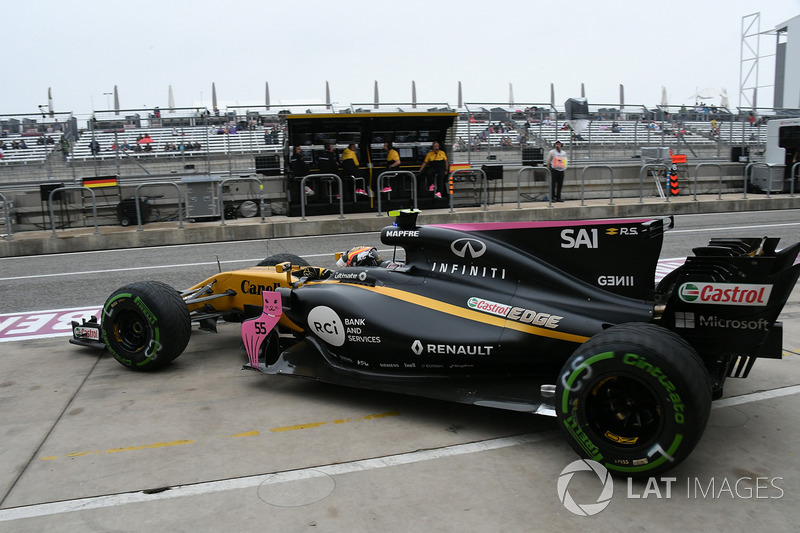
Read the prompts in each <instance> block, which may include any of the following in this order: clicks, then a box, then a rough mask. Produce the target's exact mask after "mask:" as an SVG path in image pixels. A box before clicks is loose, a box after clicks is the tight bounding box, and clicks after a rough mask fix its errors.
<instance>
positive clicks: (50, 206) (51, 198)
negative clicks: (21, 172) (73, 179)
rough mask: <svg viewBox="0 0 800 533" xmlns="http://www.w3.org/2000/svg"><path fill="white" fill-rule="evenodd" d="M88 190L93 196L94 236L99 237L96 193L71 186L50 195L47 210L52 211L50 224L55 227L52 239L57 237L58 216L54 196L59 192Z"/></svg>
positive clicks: (60, 188) (89, 189)
mask: <svg viewBox="0 0 800 533" xmlns="http://www.w3.org/2000/svg"><path fill="white" fill-rule="evenodd" d="M84 189H85V190H87V191H89V192H90V193H91V194H92V216H93V217H94V234H95V235H99V234H100V230H99V229H98V228H97V197H96V196H95V194H94V191H93V190H92V189H91V188H89V187H83V186H81V185H70V186H67V187H58V188H56V189H53V190H52V191H50V195H49V196H48V197H47V208H48V211H50V224H51V226H52V227H53V234H52V235H51V236H50V237H51V238H55V237H57V235H56V214H55V211H53V195H54V194H55V193H57V192H59V191H75V190H84Z"/></svg>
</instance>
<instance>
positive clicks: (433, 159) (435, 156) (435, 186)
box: [419, 141, 450, 198]
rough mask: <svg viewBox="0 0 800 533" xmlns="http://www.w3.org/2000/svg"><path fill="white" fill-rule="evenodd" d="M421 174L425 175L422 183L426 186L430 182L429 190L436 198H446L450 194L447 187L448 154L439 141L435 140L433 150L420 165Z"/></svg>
mask: <svg viewBox="0 0 800 533" xmlns="http://www.w3.org/2000/svg"><path fill="white" fill-rule="evenodd" d="M426 169H427V173H426V172H425V171H426ZM419 174H420V176H424V177H425V179H424V180H422V184H423V186H424V185H425V184H428V183H429V185H428V191H429V192H432V193H433V196H434V197H435V198H442V197H445V198H446V197H447V196H448V195H449V194H450V192H449V188H448V187H447V154H445V153H444V150H442V149H440V147H439V143H438V142H437V141H433V145H432V146H431V151H430V152H428V153H427V154H426V155H425V161H423V162H422V166H420V167H419ZM442 191H444V192H442Z"/></svg>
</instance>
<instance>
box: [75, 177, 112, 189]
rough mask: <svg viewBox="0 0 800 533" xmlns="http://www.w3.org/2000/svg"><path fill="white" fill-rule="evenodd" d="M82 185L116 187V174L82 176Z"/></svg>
mask: <svg viewBox="0 0 800 533" xmlns="http://www.w3.org/2000/svg"><path fill="white" fill-rule="evenodd" d="M83 186H84V187H89V188H90V189H95V188H99V187H116V186H117V177H116V176H98V177H96V178H83Z"/></svg>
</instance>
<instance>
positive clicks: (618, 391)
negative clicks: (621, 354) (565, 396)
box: [585, 375, 664, 449]
mask: <svg viewBox="0 0 800 533" xmlns="http://www.w3.org/2000/svg"><path fill="white" fill-rule="evenodd" d="M590 390H591V394H589V395H587V397H586V402H585V409H586V418H587V422H588V424H589V426H590V427H591V428H592V430H593V431H594V432H596V433H597V435H598V436H599V437H600V438H602V439H603V440H605V441H606V442H611V443H613V444H614V445H616V446H620V447H624V448H626V449H631V448H639V447H641V446H646V445H648V444H650V443H652V442H654V441H655V440H657V438H658V435H659V434H660V432H661V429H662V426H663V413H664V409H663V406H662V405H661V401H660V399H659V398H658V396H657V395H656V394H654V393H653V391H652V389H651V388H650V387H649V386H648V385H647V384H646V383H644V382H642V381H641V380H639V379H636V378H635V377H632V376H620V375H614V376H606V377H603V378H600V379H598V380H596V381H595V382H594V383H593V386H592V387H591V389H590Z"/></svg>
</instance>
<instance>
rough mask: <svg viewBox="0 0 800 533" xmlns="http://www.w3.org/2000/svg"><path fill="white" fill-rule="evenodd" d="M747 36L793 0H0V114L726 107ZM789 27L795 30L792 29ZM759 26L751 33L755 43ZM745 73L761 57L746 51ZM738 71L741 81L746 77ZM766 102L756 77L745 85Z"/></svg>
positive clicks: (765, 66) (799, 0) (767, 45)
mask: <svg viewBox="0 0 800 533" xmlns="http://www.w3.org/2000/svg"><path fill="white" fill-rule="evenodd" d="M759 12H760V14H761V17H760V23H761V26H760V29H761V31H762V32H765V31H769V30H773V29H774V28H775V26H776V25H778V24H780V23H782V22H785V21H787V20H789V19H791V18H793V17H795V16H797V15H800V0H770V1H769V2H765V1H755V0H749V1H746V0H705V1H696V0H692V1H689V0H672V1H662V0H619V1H613V2H603V1H598V0H571V1H569V2H557V1H554V2H540V1H538V0H481V1H474V0H460V1H450V0H441V1H439V2H431V1H429V0H397V1H393V2H387V1H383V0H364V1H360V0H359V1H357V0H348V1H344V0H341V1H337V0H327V1H319V0H295V1H285V0H227V1H208V0H134V1H130V2H118V1H113V0H103V1H99V0H70V1H64V0H60V1H53V0H19V1H15V2H12V1H10V0H8V1H5V2H3V7H2V17H3V34H4V35H3V37H4V44H5V46H4V51H5V53H4V54H3V61H2V66H3V78H4V79H3V83H2V86H3V88H2V90H1V92H0V94H2V99H0V103H1V104H2V105H0V114H10V113H20V114H22V113H35V112H36V111H37V109H38V106H39V105H43V104H47V89H48V87H51V88H52V94H53V103H54V108H55V111H57V112H64V111H73V112H74V113H76V114H79V115H84V114H88V113H91V111H92V110H93V109H96V110H101V109H109V108H111V107H113V98H112V97H111V96H110V95H109V94H107V93H112V92H113V90H114V86H115V85H116V86H117V87H118V91H119V98H120V107H121V108H123V109H126V108H127V109H130V108H140V107H145V108H151V107H154V106H160V107H162V108H164V107H166V106H167V104H168V94H169V87H170V86H172V90H173V94H174V101H175V105H176V106H177V107H190V106H196V105H205V106H208V107H210V106H211V85H212V82H213V83H215V85H216V91H217V97H218V102H219V105H220V107H224V105H226V104H228V105H236V104H239V105H249V104H254V103H264V101H265V85H266V83H269V92H270V100H271V103H272V104H273V105H277V104H280V103H284V104H285V103H299V102H324V99H325V82H326V81H328V82H329V83H330V92H331V100H332V101H333V102H338V103H339V104H349V103H359V102H360V103H367V102H372V98H373V85H374V82H375V81H377V82H378V84H379V90H380V99H381V101H383V102H410V101H411V83H412V80H414V81H415V82H416V90H417V101H419V102H448V103H450V104H451V105H456V104H457V102H458V82H459V81H461V83H462V88H463V99H464V101H465V102H468V103H469V102H474V103H479V102H484V103H505V102H507V101H508V99H509V84H512V86H513V95H514V101H515V102H517V103H525V102H528V103H532V102H549V101H550V84H551V83H553V84H554V85H555V101H556V105H558V106H563V103H564V101H565V100H566V99H567V98H570V97H579V96H580V84H581V83H582V82H583V83H584V84H585V87H586V97H587V99H588V100H589V103H590V104H601V103H607V104H615V105H616V104H618V103H619V85H620V84H622V85H624V88H625V103H626V104H628V105H630V104H644V105H647V106H654V105H655V104H658V103H659V102H660V100H661V87H662V86H664V87H666V90H667V97H668V103H669V104H671V105H680V104H683V103H686V104H690V103H693V102H694V95H695V93H696V91H697V90H698V89H704V88H710V89H713V91H714V92H716V96H715V97H714V98H713V99H711V100H708V103H715V104H717V105H719V103H720V98H719V92H720V91H721V90H722V89H726V90H727V93H728V95H729V99H730V103H731V105H732V106H736V105H737V104H738V103H739V83H740V81H739V80H740V54H741V34H742V17H743V16H746V15H751V14H753V13H759ZM796 38H800V35H799V36H796ZM774 49H775V37H774V36H770V35H765V36H762V38H761V41H760V53H761V55H768V54H773V53H774ZM760 65H761V67H760V72H759V85H762V86H763V85H771V84H772V81H773V75H774V67H773V65H772V63H771V61H770V60H768V59H765V60H762V61H761V62H760ZM751 79H752V78H751ZM758 104H759V105H764V106H766V105H771V104H772V87H764V88H762V89H761V90H760V92H759V100H758Z"/></svg>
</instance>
